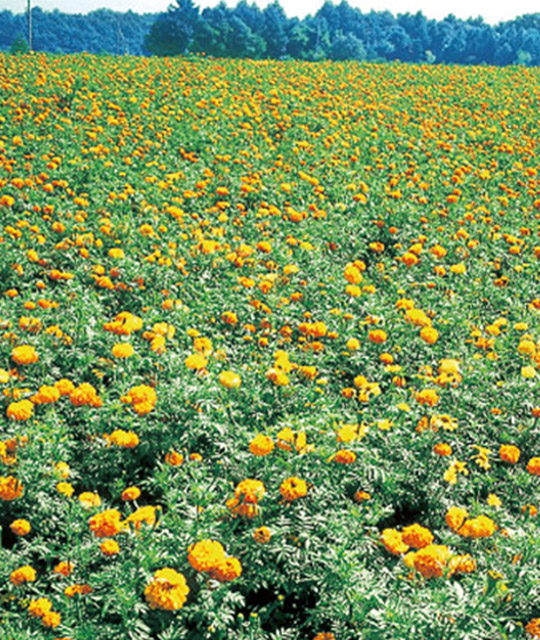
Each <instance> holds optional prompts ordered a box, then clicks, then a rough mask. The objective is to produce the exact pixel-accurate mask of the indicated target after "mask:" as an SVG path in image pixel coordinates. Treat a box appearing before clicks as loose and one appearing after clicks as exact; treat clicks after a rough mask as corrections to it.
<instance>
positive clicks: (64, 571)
mask: <svg viewBox="0 0 540 640" xmlns="http://www.w3.org/2000/svg"><path fill="white" fill-rule="evenodd" d="M73 569H74V565H73V562H70V561H69V560H62V562H59V563H58V564H57V565H56V567H55V568H54V569H53V573H56V574H58V575H62V576H65V577H66V578H67V577H68V576H70V575H71V574H72V572H73Z"/></svg>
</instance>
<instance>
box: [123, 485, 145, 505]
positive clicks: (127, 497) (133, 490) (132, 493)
mask: <svg viewBox="0 0 540 640" xmlns="http://www.w3.org/2000/svg"><path fill="white" fill-rule="evenodd" d="M140 495H141V490H140V489H139V487H127V488H126V489H124V490H123V491H122V495H121V498H122V500H123V501H124V502H132V501H133V500H137V498H139V497H140Z"/></svg>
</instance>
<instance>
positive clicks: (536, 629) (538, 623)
mask: <svg viewBox="0 0 540 640" xmlns="http://www.w3.org/2000/svg"><path fill="white" fill-rule="evenodd" d="M525 631H526V632H527V633H528V634H529V635H530V636H531V637H532V638H540V618H533V619H532V620H529V622H528V623H527V626H526V627H525Z"/></svg>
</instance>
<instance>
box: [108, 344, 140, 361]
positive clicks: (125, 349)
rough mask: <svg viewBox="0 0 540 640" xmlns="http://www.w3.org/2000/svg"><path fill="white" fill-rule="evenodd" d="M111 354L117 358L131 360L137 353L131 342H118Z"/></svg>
mask: <svg viewBox="0 0 540 640" xmlns="http://www.w3.org/2000/svg"><path fill="white" fill-rule="evenodd" d="M111 353H112V354H113V356H114V357H115V358H130V357H131V356H132V355H133V354H134V353H135V349H134V348H133V345H131V344H129V342H117V343H116V344H115V345H114V346H113V348H112V349H111Z"/></svg>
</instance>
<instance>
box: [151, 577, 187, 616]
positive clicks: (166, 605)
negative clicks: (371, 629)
mask: <svg viewBox="0 0 540 640" xmlns="http://www.w3.org/2000/svg"><path fill="white" fill-rule="evenodd" d="M188 594H189V587H188V586H187V582H186V579H185V578H184V576H183V575H182V574H181V573H178V572H176V571H175V570H174V569H169V568H165V569H159V570H158V571H156V572H155V573H154V578H153V579H152V581H151V582H150V583H149V584H148V585H146V588H145V590H144V597H145V598H146V601H147V602H148V604H149V605H150V608H151V609H163V610H165V611H177V610H178V609H181V608H182V607H183V606H184V604H185V602H186V600H187V596H188Z"/></svg>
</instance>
